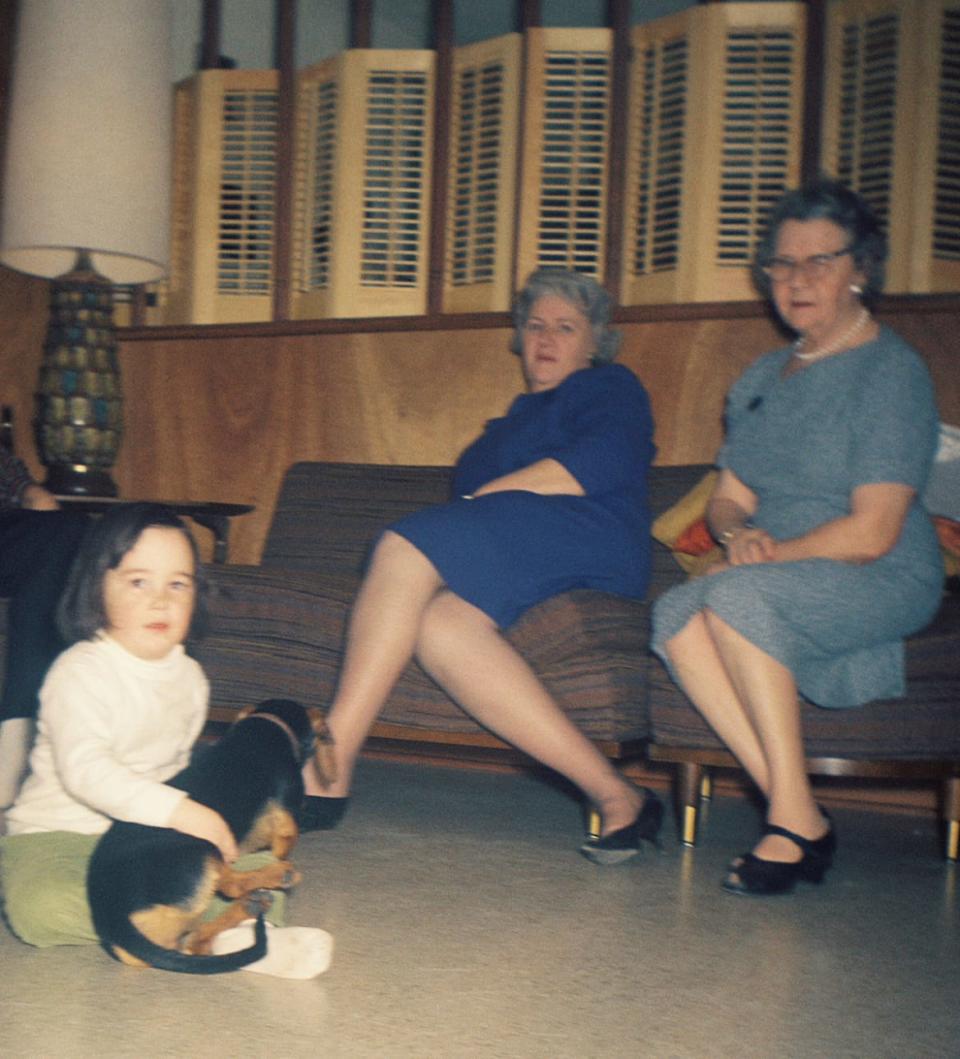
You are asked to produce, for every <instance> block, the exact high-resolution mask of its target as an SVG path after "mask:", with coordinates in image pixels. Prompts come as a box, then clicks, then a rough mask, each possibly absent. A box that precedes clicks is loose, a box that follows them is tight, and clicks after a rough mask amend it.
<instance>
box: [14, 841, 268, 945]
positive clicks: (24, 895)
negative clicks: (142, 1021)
mask: <svg viewBox="0 0 960 1059" xmlns="http://www.w3.org/2000/svg"><path fill="white" fill-rule="evenodd" d="M99 838H100V836H99V835H78V834H76V833H75V832H73V831H42V832H37V833H35V834H29V835H8V836H7V837H6V838H2V839H0V883H2V886H3V905H4V911H5V913H6V917H7V923H8V924H9V925H10V929H11V930H12V931H13V932H14V934H16V935H17V937H18V938H19V939H20V940H21V941H25V942H26V943H27V944H28V945H36V946H37V947H38V948H41V949H43V948H48V947H49V946H51V945H89V944H91V943H93V942H96V941H98V940H99V939H98V938H97V935H96V932H95V931H94V929H93V922H92V920H91V918H90V906H89V905H88V904H87V864H88V863H89V861H90V856H91V854H92V853H93V847H94V846H95V845H96V844H97V841H98V840H99ZM273 861H274V857H273V855H272V854H271V853H267V852H263V853H250V854H248V855H247V856H245V857H241V858H240V859H239V860H238V861H237V862H236V864H235V865H234V867H235V868H237V870H238V871H252V870H253V869H254V868H260V867H263V866H264V865H265V864H271V863H273ZM285 901H286V895H285V894H284V893H283V892H282V891H275V892H274V902H273V907H272V908H271V909H270V911H269V913H268V914H267V919H269V920H270V922H271V923H274V924H275V925H277V926H282V925H283V919H284V911H285ZM227 904H228V902H227V901H224V900H221V899H220V898H215V899H214V901H213V902H212V904H211V905H210V908H209V909H208V911H207V914H206V917H205V918H207V919H212V918H213V917H214V916H216V915H218V914H219V913H220V912H222V911H223V909H224V908H225V907H226V906H227Z"/></svg>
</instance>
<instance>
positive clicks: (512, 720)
mask: <svg viewBox="0 0 960 1059" xmlns="http://www.w3.org/2000/svg"><path fill="white" fill-rule="evenodd" d="M416 654H417V658H418V660H419V662H420V664H421V665H422V666H423V668H424V669H425V670H426V671H427V672H428V673H429V674H430V675H431V676H432V677H433V679H434V680H436V681H437V683H438V684H439V685H440V686H441V687H442V688H444V689H445V690H446V691H447V693H448V694H449V695H450V696H451V697H452V698H453V699H454V700H456V702H457V703H459V705H460V706H461V707H462V708H463V709H464V710H465V711H466V712H467V713H469V714H470V716H471V717H473V718H475V719H476V720H477V721H479V722H480V723H481V724H482V725H483V726H484V727H485V728H488V729H489V730H490V731H492V732H494V733H495V734H496V735H498V736H500V737H501V738H502V739H504V740H506V741H507V742H508V743H510V744H511V745H513V746H515V747H517V749H519V750H522V751H523V752H524V753H526V754H529V755H530V756H531V757H532V758H535V759H536V760H537V761H539V762H541V763H542V764H544V765H547V766H548V767H549V768H552V769H554V770H555V771H557V772H559V773H561V774H562V775H563V776H566V778H567V779H569V780H570V781H571V782H572V783H575V784H576V785H577V786H578V787H579V788H580V789H581V790H582V791H583V792H584V794H585V795H586V796H587V798H589V799H590V801H591V802H592V804H593V805H595V806H596V808H597V809H598V811H599V812H600V815H601V818H602V820H603V834H608V833H610V832H611V831H616V830H619V829H620V828H621V827H626V826H627V825H628V824H631V823H632V822H633V821H634V819H635V818H636V816H637V812H638V811H639V809H640V807H641V806H642V804H643V796H642V794H641V793H640V792H638V791H637V789H636V788H635V787H633V786H632V785H631V784H629V783H628V782H626V781H625V780H624V779H623V778H622V777H621V776H620V775H619V774H618V773H617V771H616V770H615V769H614V767H613V766H612V765H611V763H610V762H609V761H608V760H607V758H605V757H604V756H603V755H602V754H601V753H600V751H599V750H598V749H597V748H596V747H595V746H594V745H593V743H592V742H591V741H590V740H589V739H588V738H587V737H586V736H585V735H584V734H583V733H582V732H581V731H580V729H579V728H577V726H576V725H575V724H574V723H573V722H572V721H571V720H570V718H569V717H567V715H566V714H565V713H564V712H563V710H562V709H561V708H560V707H559V706H558V705H557V703H556V702H555V701H554V700H553V698H552V697H551V696H550V694H549V692H548V691H547V690H546V688H545V687H544V686H543V684H541V682H540V680H539V679H538V678H537V676H536V674H535V673H534V672H533V670H532V669H531V668H530V667H529V665H527V663H526V661H525V660H524V659H523V658H522V657H521V656H520V655H519V654H518V652H517V651H516V650H515V649H514V648H513V647H512V646H511V644H510V643H508V641H507V640H505V639H504V638H503V636H501V635H500V632H499V631H498V630H497V628H496V626H495V625H494V623H493V621H491V619H490V618H489V617H488V616H487V615H486V614H485V613H484V612H483V611H481V610H479V609H478V608H477V607H475V606H473V605H472V604H470V603H467V602H465V601H464V600H463V599H461V598H460V597H459V596H456V595H454V594H453V593H451V592H447V591H443V592H440V593H438V594H437V595H436V596H434V598H433V599H432V600H431V602H430V604H429V606H428V607H427V608H426V610H425V611H424V614H423V620H422V621H421V623H420V634H419V638H418V640H417V645H416Z"/></svg>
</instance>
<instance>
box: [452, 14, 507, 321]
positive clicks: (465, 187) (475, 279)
mask: <svg viewBox="0 0 960 1059" xmlns="http://www.w3.org/2000/svg"><path fill="white" fill-rule="evenodd" d="M520 55H521V38H520V35H519V34H517V33H510V34H508V35H506V36H503V37H496V38H494V39H493V40H488V41H482V42H481V43H479V44H470V45H466V46H465V47H462V48H457V49H456V50H455V52H454V57H453V92H452V99H451V108H450V110H451V115H450V116H451V128H450V152H449V166H448V173H447V181H448V188H447V225H446V267H445V271H444V288H443V310H444V312H483V311H500V312H502V311H504V310H506V309H508V308H509V306H510V300H511V295H512V291H513V257H514V244H515V238H516V226H515V219H516V205H517V204H516V188H517V138H518V123H519V119H520V85H521V77H520Z"/></svg>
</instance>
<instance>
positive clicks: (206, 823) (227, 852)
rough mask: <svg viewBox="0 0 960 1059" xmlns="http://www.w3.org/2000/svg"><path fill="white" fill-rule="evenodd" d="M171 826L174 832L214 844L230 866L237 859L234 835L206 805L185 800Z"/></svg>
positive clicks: (219, 816) (172, 818)
mask: <svg viewBox="0 0 960 1059" xmlns="http://www.w3.org/2000/svg"><path fill="white" fill-rule="evenodd" d="M169 826H170V827H172V828H173V829H174V831H182V832H183V833H184V834H185V835H193V836H194V838H204V839H206V840H207V841H208V842H212V843H213V844H214V845H215V846H216V847H217V849H219V850H220V855H221V856H222V857H223V859H224V860H225V861H226V862H227V863H228V864H230V863H232V862H233V861H235V860H236V859H237V855H238V850H237V843H236V841H235V840H234V837H233V833H232V832H231V830H230V828H229V827H227V824H226V821H225V820H224V819H223V817H222V816H221V815H220V814H219V813H217V812H214V810H213V809H210V808H209V807H208V806H206V805H201V804H200V803H199V802H195V801H193V800H192V799H191V798H184V799H183V801H182V802H181V803H180V804H179V805H178V806H177V809H176V812H175V813H174V814H173V816H172V817H171V818H170V824H169Z"/></svg>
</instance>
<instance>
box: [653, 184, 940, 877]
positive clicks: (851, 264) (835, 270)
mask: <svg viewBox="0 0 960 1059" xmlns="http://www.w3.org/2000/svg"><path fill="white" fill-rule="evenodd" d="M885 250H886V248H885V241H884V239H883V236H882V233H881V231H880V228H879V226H878V224H877V221H876V219H875V217H874V216H873V214H872V212H871V211H870V209H869V207H867V206H866V204H865V203H864V202H863V201H862V200H861V199H860V198H859V197H858V196H856V195H855V194H853V193H852V192H850V191H849V190H847V189H846V188H844V187H842V186H841V185H839V184H837V183H835V182H832V181H820V182H818V183H817V184H814V185H811V186H808V187H806V188H803V189H801V190H799V191H796V192H791V193H789V194H788V195H786V196H785V197H784V198H783V199H782V200H781V202H780V203H779V204H778V205H777V206H776V207H775V208H774V211H773V213H772V215H771V219H770V223H769V227H768V232H767V235H766V237H765V239H764V241H763V243H762V245H761V248H760V253H759V255H758V262H759V263H760V266H761V271H760V275H761V276H762V280H761V283H762V284H763V285H764V286H765V288H766V290H767V292H768V293H769V295H770V296H771V298H772V301H773V303H774V305H775V306H776V309H777V311H778V313H779V315H780V317H781V318H782V320H783V321H784V323H786V324H787V325H788V326H789V327H790V328H791V329H792V330H794V331H795V332H796V333H797V335H798V339H797V341H796V342H795V343H794V345H793V346H791V347H788V348H786V349H781V350H777V351H775V352H773V353H770V354H767V355H766V356H764V357H762V358H761V359H760V360H759V361H757V362H756V363H755V364H753V365H752V366H751V367H750V368H749V369H748V370H747V371H746V372H745V373H744V375H743V376H742V377H741V378H740V380H739V381H738V382H737V383H736V384H735V386H734V387H733V388H732V390H731V392H730V394H729V399H728V405H727V437H726V441H725V444H724V446H723V448H722V450H721V452H720V455H719V457H718V461H717V462H718V466H719V467H720V475H719V478H718V482H717V486H716V489H715V492H714V494H713V497H712V498H711V501H710V503H709V505H708V509H707V521H708V523H709V525H710V528H711V532H712V533H713V535H714V537H715V538H716V540H717V541H718V542H719V543H720V544H721V545H722V546H723V547H724V549H725V552H726V561H725V562H724V563H722V564H720V565H719V566H718V567H716V568H715V569H714V570H713V571H711V573H710V574H708V575H707V576H705V577H702V578H699V579H697V580H693V581H690V582H688V583H687V584H685V585H683V586H680V587H678V588H676V589H673V590H672V591H670V592H668V593H666V594H665V595H664V596H663V597H661V599H660V600H659V601H658V602H657V604H656V607H655V610H654V633H653V648H654V650H655V651H656V652H657V653H658V654H660V655H661V656H662V657H663V659H664V660H665V661H666V663H667V664H668V666H669V667H670V670H671V672H672V674H673V676H674V678H675V679H676V680H677V682H678V683H679V684H680V686H681V687H682V688H683V690H684V691H685V692H686V694H687V695H688V696H689V698H690V699H691V701H692V702H693V703H694V705H695V706H696V707H697V708H698V709H699V710H700V712H701V713H702V714H703V716H704V717H705V719H706V720H707V721H708V722H709V723H710V724H711V725H712V727H713V728H714V729H715V731H716V732H717V734H718V735H719V736H720V738H721V739H723V741H724V742H725V743H726V744H727V746H728V747H729V748H730V750H731V751H732V752H733V753H734V754H735V755H736V756H737V758H738V759H739V760H740V762H741V764H742V765H743V767H744V768H745V769H746V771H747V772H748V773H749V774H750V776H751V777H752V778H753V780H754V781H755V783H756V784H757V786H758V787H759V788H760V790H761V791H762V792H763V794H764V795H765V796H766V799H767V815H766V826H765V827H764V830H763V833H762V835H761V838H760V841H759V842H758V844H757V845H756V846H755V847H754V849H753V850H752V852H750V853H746V854H744V855H743V856H741V857H739V858H737V859H736V860H735V861H733V863H732V864H731V865H730V868H729V872H728V875H727V877H726V879H725V881H724V888H725V889H727V890H729V891H732V892H735V893H750V894H769V893H782V892H785V891H788V890H790V889H792V888H793V887H794V885H795V884H796V882H797V881H798V880H806V881H810V882H819V881H820V880H821V879H822V878H823V875H824V873H825V871H826V870H827V868H829V867H830V865H831V863H832V860H833V853H834V849H835V846H836V839H835V835H834V832H833V828H832V825H831V823H830V821H829V820H828V819H827V818H826V817H825V816H824V814H823V813H822V812H821V810H820V809H819V807H818V806H817V804H816V803H815V801H814V799H813V795H812V792H811V789H810V783H809V779H808V777H807V775H806V769H805V763H804V752H803V737H802V732H801V729H800V709H799V700H798V692H799V694H801V695H803V696H804V697H805V698H807V699H809V700H810V701H811V702H814V703H816V704H817V705H819V706H824V707H829V708H844V707H849V706H856V705H859V704H862V703H865V702H868V701H870V700H871V699H876V698H887V697H894V696H897V695H900V694H902V693H903V687H904V673H903V668H904V666H903V637H904V636H906V635H908V634H909V633H911V632H914V631H915V630H917V629H918V628H921V627H922V626H923V625H924V624H926V622H928V621H929V620H930V619H931V618H932V617H933V614H934V612H935V610H936V608H937V605H938V602H939V599H940V594H941V590H942V579H943V568H942V561H941V559H940V553H939V548H938V545H937V540H936V535H935V533H934V530H933V527H932V525H931V522H930V520H929V518H928V517H927V515H926V513H925V512H924V510H923V508H922V506H921V505H920V502H919V499H918V497H919V495H920V494H921V493H922V491H923V487H924V484H925V482H926V479H927V476H928V474H929V471H930V467H931V465H932V462H933V458H934V454H935V450H936V444H937V425H938V421H937V411H936V405H935V401H934V394H933V387H932V384H931V382H930V378H929V375H928V373H927V370H926V368H925V366H924V365H923V362H922V361H921V359H920V358H919V356H918V355H917V354H916V353H915V352H914V351H913V350H912V349H911V348H910V347H909V346H908V345H907V344H906V343H905V342H904V341H902V340H901V339H900V338H899V337H898V336H897V335H895V334H894V333H893V332H892V331H890V330H889V329H887V328H885V327H882V326H880V325H879V324H878V323H877V322H876V321H875V320H874V319H873V317H872V316H871V314H870V311H869V305H870V303H871V301H872V299H873V297H874V296H875V295H876V293H877V292H878V291H879V289H880V286H881V284H882V273H883V261H884V257H885Z"/></svg>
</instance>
